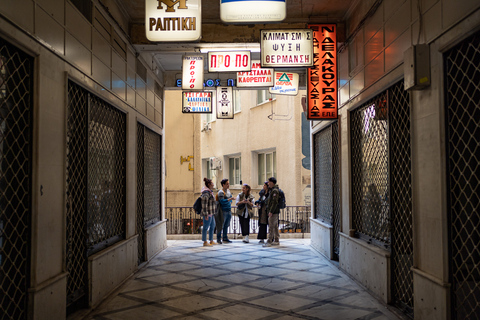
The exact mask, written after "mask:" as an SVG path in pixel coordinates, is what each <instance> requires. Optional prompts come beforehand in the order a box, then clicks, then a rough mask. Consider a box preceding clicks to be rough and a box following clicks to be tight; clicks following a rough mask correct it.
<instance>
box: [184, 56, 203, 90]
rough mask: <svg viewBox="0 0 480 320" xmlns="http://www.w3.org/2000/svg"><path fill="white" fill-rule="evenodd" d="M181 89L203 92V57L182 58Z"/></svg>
mask: <svg viewBox="0 0 480 320" xmlns="http://www.w3.org/2000/svg"><path fill="white" fill-rule="evenodd" d="M182 89H185V90H203V56H200V55H198V56H194V55H191V56H183V65H182Z"/></svg>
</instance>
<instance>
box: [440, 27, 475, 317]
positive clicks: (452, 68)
mask: <svg viewBox="0 0 480 320" xmlns="http://www.w3.org/2000/svg"><path fill="white" fill-rule="evenodd" d="M478 61H480V33H477V34H475V35H474V36H472V37H470V38H469V39H466V40H465V41H463V42H462V43H460V44H459V45H458V46H456V47H455V48H453V49H452V50H450V51H449V52H447V53H446V54H445V64H446V66H445V70H446V103H445V105H446V122H447V124H446V128H447V137H446V141H447V169H448V172H447V181H448V190H447V196H448V197H447V199H448V206H449V209H448V211H449V219H450V223H449V226H450V241H449V243H450V279H451V283H452V295H451V296H452V308H451V309H452V319H480V268H479V265H480V245H479V243H480V214H479V212H480V199H479V194H480V189H479V186H478V185H479V179H480V167H479V161H480V157H479V154H480V142H479V141H480V129H479V128H480V121H479V119H480V105H479V103H478V102H479V101H480V82H479V81H478V78H479V76H478V75H479V73H480V67H479V64H478Z"/></svg>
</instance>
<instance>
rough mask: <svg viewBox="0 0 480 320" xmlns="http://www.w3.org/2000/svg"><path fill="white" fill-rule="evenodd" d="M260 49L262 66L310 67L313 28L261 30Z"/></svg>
mask: <svg viewBox="0 0 480 320" xmlns="http://www.w3.org/2000/svg"><path fill="white" fill-rule="evenodd" d="M260 49H261V61H262V63H261V64H262V67H311V66H312V65H313V30H311V29H288V30H262V31H261V33H260Z"/></svg>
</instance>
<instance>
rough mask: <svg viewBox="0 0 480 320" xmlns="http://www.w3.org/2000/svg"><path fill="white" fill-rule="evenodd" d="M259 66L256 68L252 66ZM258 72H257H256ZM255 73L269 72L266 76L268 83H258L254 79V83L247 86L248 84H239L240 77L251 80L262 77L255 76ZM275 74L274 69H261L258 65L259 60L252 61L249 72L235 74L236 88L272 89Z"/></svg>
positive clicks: (259, 75)
mask: <svg viewBox="0 0 480 320" xmlns="http://www.w3.org/2000/svg"><path fill="white" fill-rule="evenodd" d="M257 65H258V66H259V67H258V68H257V67H255V68H254V66H257ZM257 70H258V71H257ZM256 72H260V73H262V72H269V74H267V75H266V76H270V78H271V79H270V81H269V82H267V81H265V82H259V81H255V80H254V79H252V80H253V81H254V83H253V84H249V83H248V82H241V81H240V79H241V78H240V77H243V76H245V77H248V76H250V77H252V78H256V77H261V76H262V75H261V74H258V75H256V74H255V73H256ZM239 73H254V74H251V75H243V74H242V75H239ZM274 74H275V69H274V68H262V67H261V64H260V60H252V64H251V68H250V71H239V72H237V87H238V88H256V87H272V86H273V85H274V80H273V79H274V78H273V76H274Z"/></svg>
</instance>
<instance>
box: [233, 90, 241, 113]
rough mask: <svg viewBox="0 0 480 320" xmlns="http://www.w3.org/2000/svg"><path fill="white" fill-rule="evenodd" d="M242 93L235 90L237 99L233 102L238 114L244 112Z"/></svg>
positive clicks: (234, 110) (234, 109) (235, 111)
mask: <svg viewBox="0 0 480 320" xmlns="http://www.w3.org/2000/svg"><path fill="white" fill-rule="evenodd" d="M240 92H241V90H235V99H234V100H233V112H234V113H237V112H240V111H242V103H241V101H242V100H240Z"/></svg>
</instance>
